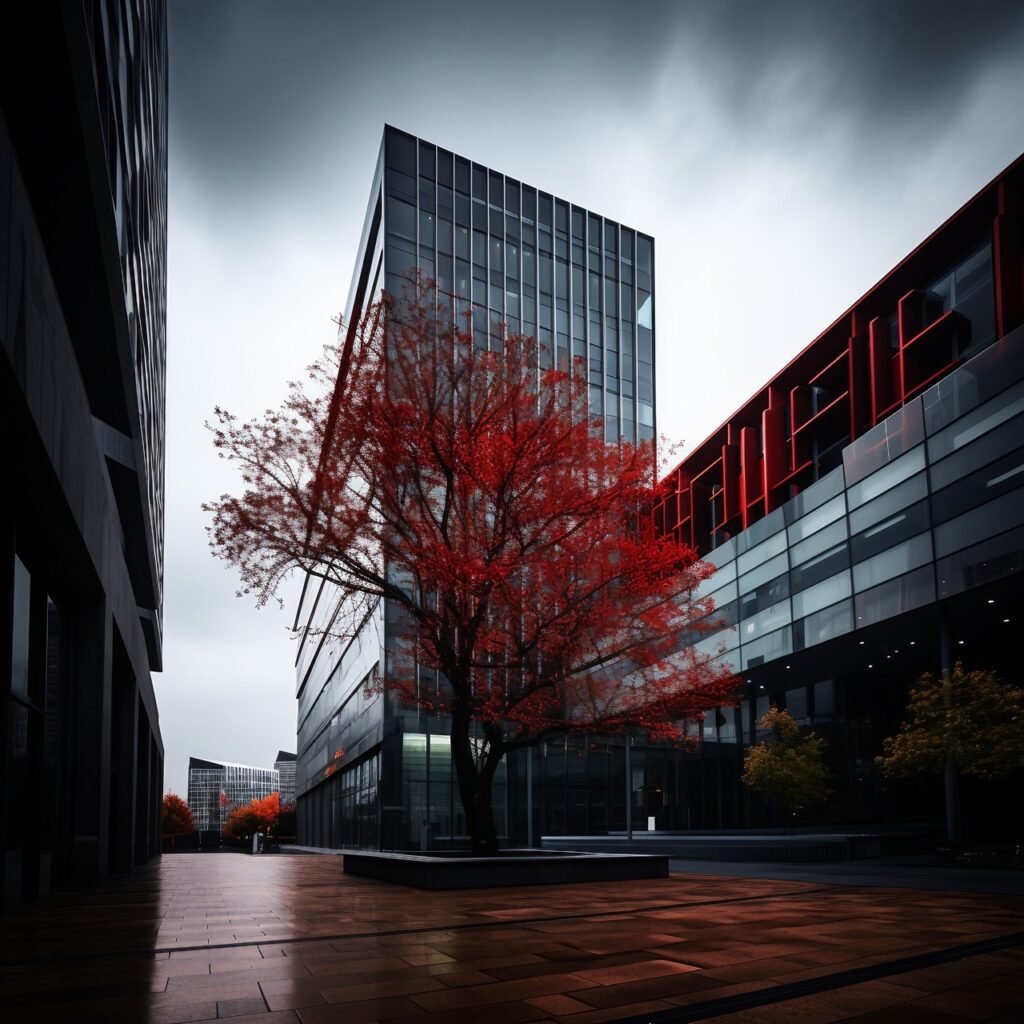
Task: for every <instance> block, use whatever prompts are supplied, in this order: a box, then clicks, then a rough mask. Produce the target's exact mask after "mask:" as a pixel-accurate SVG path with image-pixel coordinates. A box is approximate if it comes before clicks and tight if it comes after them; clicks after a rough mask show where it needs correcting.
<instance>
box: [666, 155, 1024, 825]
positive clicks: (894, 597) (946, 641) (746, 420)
mask: <svg viewBox="0 0 1024 1024" xmlns="http://www.w3.org/2000/svg"><path fill="white" fill-rule="evenodd" d="M663 488H664V491H663V497H662V500H661V502H660V504H659V505H658V507H657V508H656V509H655V522H656V525H657V527H658V528H659V529H660V530H663V531H667V532H672V533H674V534H675V535H676V536H677V537H678V538H679V539H680V540H681V541H683V542H686V543H688V544H692V545H694V546H695V547H696V548H697V549H698V550H699V551H700V553H701V554H702V555H703V556H704V557H705V558H707V559H708V560H710V561H711V562H713V563H714V564H715V566H716V568H717V571H716V573H715V575H714V577H713V578H712V579H711V580H710V581H709V582H708V584H707V585H706V589H705V592H706V593H710V594H713V596H714V599H715V604H716V608H717V611H716V613H715V616H716V620H717V623H716V629H715V632H714V634H713V635H712V636H710V637H707V638H705V639H702V640H700V641H699V642H698V644H697V647H698V648H700V649H702V650H704V651H706V652H707V654H708V655H709V656H711V657H715V658H722V659H725V660H727V661H728V662H729V663H730V664H731V665H732V666H733V668H734V669H735V671H736V672H737V674H738V675H739V676H740V678H741V680H742V683H741V690H740V696H739V700H738V702H737V705H736V706H735V707H730V708H722V709H721V710H720V712H719V713H718V714H717V715H716V716H708V717H707V719H706V720H705V723H704V726H703V742H702V743H701V745H700V750H699V752H697V753H695V754H689V755H682V756H680V758H679V759H678V760H679V763H678V766H677V769H676V772H675V775H674V778H673V789H674V792H672V793H671V794H665V793H662V794H661V795H660V796H659V805H662V806H666V805H667V807H669V808H671V810H670V811H669V812H667V813H665V814H664V817H665V818H666V826H667V827H670V828H679V827H683V828H730V827H749V826H751V825H755V826H756V825H768V824H772V823H775V824H778V823H779V822H778V820H777V816H776V815H773V813H772V810H771V808H769V807H768V806H767V805H765V804H762V803H760V802H759V801H758V800H757V799H756V798H753V797H752V796H751V794H750V793H749V792H748V791H747V790H746V788H745V787H744V786H743V784H742V782H741V780H740V775H741V774H742V764H743V751H744V749H745V747H747V746H749V745H750V744H751V743H754V742H756V741H757V740H758V739H759V738H761V737H762V734H761V732H760V731H759V728H758V720H759V719H760V717H761V715H762V714H763V712H764V711H765V710H767V708H768V707H769V705H775V706H782V707H786V708H787V709H788V710H790V711H791V713H792V714H793V715H794V717H796V718H797V719H798V721H800V722H801V723H802V724H805V725H809V726H812V727H813V728H814V729H815V731H816V732H818V733H819V735H824V736H825V737H826V738H827V740H828V743H829V746H828V759H829V768H830V772H831V782H830V785H831V789H832V794H831V797H830V799H829V801H828V805H827V806H826V807H823V808H821V809H819V813H818V815H817V819H818V820H819V821H825V822H830V823H834V824H837V825H851V824H857V825H858V826H860V825H863V824H867V823H879V824H881V823H893V824H899V825H901V826H905V825H906V824H907V823H912V822H916V823H920V824H922V826H925V827H927V826H936V825H937V823H938V822H940V821H941V818H942V785H941V783H940V782H938V781H937V780H930V779H921V780H917V781H912V782H907V783H905V784H899V785H886V784H884V783H883V780H882V779H881V777H880V775H879V771H878V768H877V766H876V764H875V757H876V756H877V755H878V754H879V753H880V752H881V746H882V740H883V739H884V738H885V737H886V736H889V735H892V734H893V733H894V732H895V731H896V730H897V729H898V727H899V724H900V721H901V719H902V717H903V712H904V708H905V706H906V699H907V694H908V690H909V686H910V684H911V683H912V682H913V681H914V680H915V679H916V678H917V677H918V676H919V675H920V674H921V673H923V672H926V671H939V670H942V669H948V668H950V667H951V666H952V665H953V664H954V662H955V661H962V662H963V663H964V664H965V666H966V667H967V668H971V669H973V668H978V669H988V668H992V669H996V670H998V671H1000V672H1002V674H1003V675H1004V676H1006V677H1008V678H1013V677H1014V676H1015V675H1017V674H1018V673H1017V668H1018V666H1019V663H1020V651H1019V644H1018V643H1016V642H1015V636H1016V634H1017V633H1018V626H1019V623H1020V622H1022V621H1024V157H1021V158H1020V159H1018V160H1016V161H1015V162H1014V163H1013V164H1011V165H1010V166H1009V167H1008V168H1007V169H1006V170H1005V171H1003V172H1002V173H1001V174H1000V175H998V177H996V178H995V180H994V181H992V182H991V183H990V184H989V185H987V186H986V187H985V188H984V189H982V190H981V192H979V193H978V194H977V195H976V196H974V198H972V199H971V200H970V201H969V202H967V203H966V205H964V206H963V207H962V209H960V210H959V211H957V212H956V213H955V214H954V215H953V216H952V217H950V218H949V220H947V221H946V222H945V223H944V224H943V225H942V226H941V227H939V228H938V229H937V230H936V231H935V232H933V233H932V234H931V235H930V236H929V237H928V238H927V239H926V240H925V241H924V242H922V243H921V244H920V245H919V246H918V247H917V248H916V249H914V251H913V252H911V253H910V254H909V255H908V256H907V257H906V258H905V259H904V260H902V261H901V262H900V263H899V264H898V265H897V266H896V267H894V268H893V269H892V270H891V271H890V272H889V273H887V274H886V275H885V276H884V277H883V278H882V279H881V280H880V281H879V282H878V283H877V284H876V285H875V286H874V287H873V288H871V289H870V290H869V291H868V292H867V293H866V294H865V295H864V296H863V297H862V298H860V299H859V300H858V301H857V302H855V303H854V304H853V306H852V307H850V309H848V310H847V311H846V312H844V313H843V314H842V315H841V316H840V317H838V319H836V320H835V321H834V322H833V323H832V324H831V325H830V326H829V327H828V328H826V329H825V330H824V331H823V332H822V333H821V334H820V335H819V336H818V337H817V338H815V339H814V341H812V342H811V344H809V345H808V346H807V347H806V348H804V349H803V351H801V352H800V353H799V354H798V355H797V356H796V357H795V358H794V359H793V360H792V361H791V362H790V363H788V364H787V365H786V366H785V367H783V369H782V370H780V371H779V373H778V374H776V375H775V376H774V377H773V378H772V379H771V380H770V381H769V382H768V383H767V384H766V385H765V386H764V387H763V388H761V389H760V390H759V391H758V392H757V393H756V394H755V395H753V396H752V397H751V398H750V400H749V401H748V402H746V403H745V404H744V405H743V406H742V407H741V408H739V409H738V410H737V411H736V412H734V413H733V414H732V415H731V416H729V418H728V419H727V420H726V421H725V422H724V423H723V424H722V425H721V426H720V427H719V428H718V429H717V430H715V431H714V432H713V433H712V434H711V436H710V437H708V438H707V439H706V440H705V441H704V442H703V443H702V444H700V445H699V446H698V447H697V448H696V449H695V450H694V451H693V452H692V454H690V455H689V456H688V457H687V458H686V459H684V460H683V461H682V462H681V463H680V464H679V465H678V466H677V467H676V468H675V469H674V470H673V471H672V472H671V473H669V474H668V475H667V476H666V478H665V479H664V481H663ZM713 717H714V720H712V718H713ZM1022 782H1024V779H1021V778H1017V779H1010V780H1004V782H1002V783H998V784H984V785H982V784H979V783H974V784H972V783H970V781H969V780H966V781H965V786H966V788H967V793H966V795H965V799H964V806H965V808H969V810H970V813H971V815H972V816H973V821H971V822H969V824H970V825H972V827H973V829H974V832H975V834H978V833H979V832H986V831H990V832H993V833H999V832H1000V827H1001V826H1005V824H1006V822H1007V817H1006V815H1005V814H1003V813H1001V811H1000V808H1001V807H1002V806H1003V805H1004V803H1006V802H1007V801H1009V800H1010V799H1011V796H1010V794H1012V793H1014V792H1015V791H1016V792H1017V793H1019V786H1020V784H1021V783H1022ZM666 826H661V825H660V822H659V827H666Z"/></svg>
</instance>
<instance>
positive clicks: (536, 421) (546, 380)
mask: <svg viewBox="0 0 1024 1024" xmlns="http://www.w3.org/2000/svg"><path fill="white" fill-rule="evenodd" d="M434 294H435V293H434V291H433V289H432V287H431V286H430V284H429V283H426V284H424V285H421V286H420V287H419V288H417V289H416V290H415V291H414V292H413V293H412V294H410V295H409V296H407V297H405V298H404V299H403V301H401V302H395V301H394V300H392V299H390V298H387V297H385V299H384V301H383V302H381V303H379V304H376V305H374V306H373V307H372V308H371V309H370V310H369V311H368V312H367V313H366V315H365V316H364V317H363V319H362V320H361V321H360V322H359V323H358V324H355V325H353V326H352V327H351V329H347V330H346V329H345V328H344V327H343V328H342V330H341V331H340V332H339V343H338V345H337V347H336V348H333V349H331V350H329V351H328V352H327V354H326V356H325V358H324V359H323V360H322V361H321V362H319V363H317V364H315V365H314V366H313V367H311V368H310V375H309V376H310V381H309V383H308V384H306V385H302V384H298V383H293V384H292V385H291V387H290V393H289V396H288V399H287V400H286V402H285V403H284V405H283V407H282V408H281V409H280V410H279V411H276V412H268V413H267V414H266V415H265V417H264V418H262V419H260V420H252V421H248V422H242V421H240V420H238V419H237V418H235V417H234V416H232V415H230V414H229V413H228V412H226V411H224V410H221V409H218V410H217V411H216V416H217V424H216V425H215V427H214V428H213V429H214V436H215V445H216V447H217V448H218V449H219V450H220V453H221V454H222V456H224V457H226V458H228V459H231V460H234V461H235V462H237V463H238V465H239V468H240V470H241V475H242V480H243V487H242V488H241V490H240V492H239V493H238V494H236V495H222V496H221V498H220V499H219V500H218V501H216V502H213V503H211V504H209V505H207V506H205V507H206V509H207V511H210V512H212V514H213V523H212V526H211V528H210V535H211V544H212V547H213V549H214V551H215V553H217V554H218V555H220V556H221V557H222V558H224V559H226V560H227V561H228V562H230V563H232V564H234V565H235V566H237V567H238V569H239V570H240V573H241V577H242V580H243V589H244V591H245V592H251V593H254V594H255V595H256V597H257V600H258V602H259V603H262V602H265V601H266V600H267V599H268V598H270V597H271V596H272V595H274V594H275V593H276V591H277V589H278V586H279V584H280V583H281V581H282V580H283V579H284V578H285V577H286V576H287V575H288V574H289V573H290V572H291V571H292V570H293V569H296V568H298V569H301V570H303V571H305V572H308V573H312V574H313V575H315V576H321V577H326V579H328V580H329V581H331V582H332V583H333V584H335V585H336V587H337V588H338V592H339V596H340V600H341V604H342V608H343V613H342V614H341V615H339V616H338V618H337V619H336V620H335V622H334V624H333V626H332V627H331V629H332V632H334V633H336V634H338V635H340V636H341V637H346V636H351V635H353V633H354V631H355V630H356V629H358V627H359V624H360V623H361V622H363V620H364V619H365V617H366V614H367V612H368V611H369V610H370V608H371V607H372V606H373V605H374V604H376V602H378V601H380V600H381V599H385V600H387V601H390V602H393V605H394V606H396V607H397V609H398V610H399V614H398V616H397V617H394V616H393V617H392V618H397V620H398V626H397V627H396V630H397V635H395V634H391V635H389V637H388V642H389V644H391V645H392V646H393V649H394V651H395V655H396V656H395V657H393V658H392V659H391V662H392V663H393V668H392V669H391V670H390V671H391V677H390V678H388V679H387V680H384V683H383V685H386V686H388V687H394V688H395V689H397V690H398V691H399V692H400V694H401V695H402V697H403V698H404V699H405V700H407V701H408V702H411V703H413V704H416V705H419V706H420V707H422V708H426V709H429V710H433V711H438V712H442V713H444V714H446V715H447V716H449V717H450V721H451V749H452V757H453V760H454V764H455V770H456V775H457V781H458V788H459V793H460V796H461V800H462V805H463V809H464V811H465V815H466V822H467V827H468V830H469V833H470V837H471V839H472V843H473V848H474V850H476V851H478V852H489V851H492V850H494V849H495V848H496V846H497V842H496V832H495V827H494V818H493V814H492V807H491V785H492V781H493V779H494V775H495V771H496V769H497V768H498V765H499V763H500V762H501V759H502V757H503V756H504V755H505V754H506V753H508V752H509V751H512V750H515V749H517V748H520V747H524V746H528V745H531V744H534V743H537V742H539V741H540V740H542V739H544V738H545V737H548V736H552V735H555V734H560V733H566V732H594V733H613V732H621V731H624V730H627V729H629V730H632V729H639V730H643V731H646V732H647V733H648V734H650V735H651V736H653V737H661V738H670V739H677V740H682V739H683V738H684V736H685V730H684V723H685V721H686V720H687V719H695V718H699V717H701V716H702V714H703V712H704V711H705V710H706V709H709V708H712V707H716V706H718V705H720V704H722V703H724V702H728V701H729V700H730V699H731V695H732V691H733V686H734V682H735V681H734V679H733V677H732V675H731V673H730V672H729V671H728V670H727V669H725V668H722V667H720V666H716V664H714V663H713V662H711V661H710V659H709V658H708V657H706V656H701V655H698V654H697V653H696V652H695V650H694V649H693V648H692V646H690V645H689V642H691V641H692V640H693V639H695V638H696V637H697V636H698V635H699V633H700V631H701V628H702V627H701V625H700V620H702V619H705V617H706V616H707V615H708V613H709V612H710V611H711V607H710V604H709V603H708V602H707V601H706V600H702V599H698V598H697V597H696V596H695V593H694V591H695V588H696V587H697V586H698V584H699V583H700V582H701V581H703V580H704V579H706V578H707V577H708V576H709V575H710V573H711V572H712V571H713V570H712V567H711V566H709V565H707V564H706V563H703V562H701V561H699V560H698V559H697V557H696V554H695V552H694V551H693V550H691V549H689V548H686V547H683V546H681V545H680V544H679V543H677V541H676V540H674V539H673V538H672V537H664V536H657V535H656V534H655V532H654V531H653V529H652V527H651V523H650V516H649V515H648V509H649V508H650V507H651V504H652V501H653V500H654V498H655V494H656V487H657V465H656V456H655V446H654V443H653V442H644V443H641V444H637V445H633V444H627V443H624V442H623V443H619V444H606V443H605V441H604V435H603V427H602V424H601V423H600V422H599V421H598V420H596V419H592V418H591V417H590V415H589V412H588V408H587V397H586V396H587V387H586V381H585V379H584V377H583V375H582V374H581V373H578V372H576V371H574V370H568V371H565V370H557V369H555V370H545V369H540V367H541V366H542V365H543V364H544V362H545V360H544V356H545V355H546V353H545V352H543V351H542V350H541V347H540V346H539V345H538V343H537V342H536V341H535V340H534V339H532V338H526V337H521V336H518V335H513V336H508V337H505V338H504V339H503V341H502V343H501V344H500V345H498V346H497V348H496V349H495V350H492V351H482V350H480V349H479V348H477V347H475V346H474V345H473V342H472V339H471V337H470V334H469V333H468V331H467V330H466V329H465V328H464V327H463V323H462V321H461V320H460V319H459V318H458V317H456V316H453V315H452V312H451V309H450V306H449V305H448V303H447V301H446V300H445V299H444V298H443V297H442V300H441V301H440V302H436V301H435V299H434ZM388 628H389V630H391V629H392V626H391V624H390V621H389V626H388ZM417 663H418V664H419V665H420V666H425V667H427V668H430V669H436V670H437V676H436V678H437V683H436V685H430V686H424V685H422V678H421V674H419V673H417V671H416V665H417Z"/></svg>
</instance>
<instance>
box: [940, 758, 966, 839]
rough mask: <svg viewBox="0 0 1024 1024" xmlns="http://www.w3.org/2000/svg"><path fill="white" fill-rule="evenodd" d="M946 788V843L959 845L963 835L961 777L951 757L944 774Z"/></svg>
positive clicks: (948, 759) (947, 760)
mask: <svg viewBox="0 0 1024 1024" xmlns="http://www.w3.org/2000/svg"><path fill="white" fill-rule="evenodd" d="M943 781H944V782H945V784H946V785H945V788H946V841H947V842H950V843H959V842H960V839H961V834H962V828H961V824H960V776H959V774H958V772H957V770H956V765H955V764H954V763H953V759H952V758H951V757H947V758H946V770H945V772H944V773H943Z"/></svg>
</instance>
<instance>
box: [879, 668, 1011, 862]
mask: <svg viewBox="0 0 1024 1024" xmlns="http://www.w3.org/2000/svg"><path fill="white" fill-rule="evenodd" d="M875 763H876V764H877V765H878V766H879V767H880V768H881V769H882V772H883V773H884V774H885V775H886V776H888V777H889V778H898V777H900V776H906V775H918V774H928V773H934V774H940V773H945V775H946V832H947V838H948V839H949V840H950V841H951V842H954V841H956V840H958V839H959V837H960V815H959V801H958V800H957V799H956V784H955V780H956V777H957V775H958V774H959V773H961V772H962V773H963V774H964V775H972V776H974V777H975V778H978V779H989V780H990V779H998V778H1001V777H1002V776H1004V775H1008V774H1009V773H1010V772H1012V771H1015V770H1017V769H1021V768H1024V690H1021V689H1020V688H1019V687H1017V686H1011V685H1010V684H1009V683H1004V682H1003V681H1002V680H1000V679H999V678H998V677H997V676H996V675H995V673H994V672H991V671H989V670H985V669H982V670H976V671H972V672H967V671H965V669H964V667H963V665H961V664H960V662H957V663H956V665H955V667H954V668H953V672H952V674H950V675H933V674H932V673H930V672H929V673H927V674H926V675H923V676H921V678H920V679H919V680H918V682H917V685H916V686H915V687H914V688H913V689H912V690H911V691H910V701H909V703H908V704H907V712H906V718H905V720H904V722H903V724H902V725H901V726H900V731H899V732H898V733H897V734H896V735H895V736H890V737H889V738H888V739H886V740H885V741H884V742H883V744H882V753H881V754H880V755H879V756H878V757H877V758H876V759H875Z"/></svg>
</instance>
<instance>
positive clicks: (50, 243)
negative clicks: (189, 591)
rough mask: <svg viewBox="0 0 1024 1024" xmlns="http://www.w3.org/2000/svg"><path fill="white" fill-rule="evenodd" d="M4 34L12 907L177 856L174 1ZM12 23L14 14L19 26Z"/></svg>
mask: <svg viewBox="0 0 1024 1024" xmlns="http://www.w3.org/2000/svg"><path fill="white" fill-rule="evenodd" d="M4 14H5V17H4V26H3V28H4V31H3V32H0V436H2V437H3V460H4V473H3V479H4V500H3V502H2V507H0V665H2V666H3V668H0V807H2V808H3V816H4V823H5V825H6V826H9V827H8V829H7V831H6V834H5V836H4V841H3V851H2V854H0V893H2V903H3V904H4V905H10V904H15V903H19V902H21V901H23V900H30V899H33V898H35V897H37V896H42V895H45V894H46V893H47V892H48V891H50V890H51V889H55V888H60V887H69V886H81V885H88V884H91V883H95V882H97V881H101V880H103V879H105V878H107V877H109V876H111V875H118V874H123V873H125V872H128V871H130V870H132V868H134V867H136V866H138V865H141V864H144V863H145V862H146V861H147V860H148V859H149V858H150V857H152V856H154V855H155V854H158V853H159V852H160V798H161V794H162V793H163V760H164V748H163V741H162V739H161V736H160V725H159V721H158V715H157V706H156V696H155V694H154V691H153V681H152V678H151V673H152V672H157V671H160V668H161V647H162V627H161V621H162V615H163V553H164V541H163V533H164V383H165V365H166V329H165V316H166V290H167V285H166V282H167V272H166V252H167V38H166V16H165V8H164V3H163V0H124V2H122V3H113V2H109V0H107V2H100V0H96V2H85V0H67V2H62V3H44V4H19V5H17V9H16V10H15V9H13V8H9V7H5V9H4ZM12 15H13V17H11V16H12Z"/></svg>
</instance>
